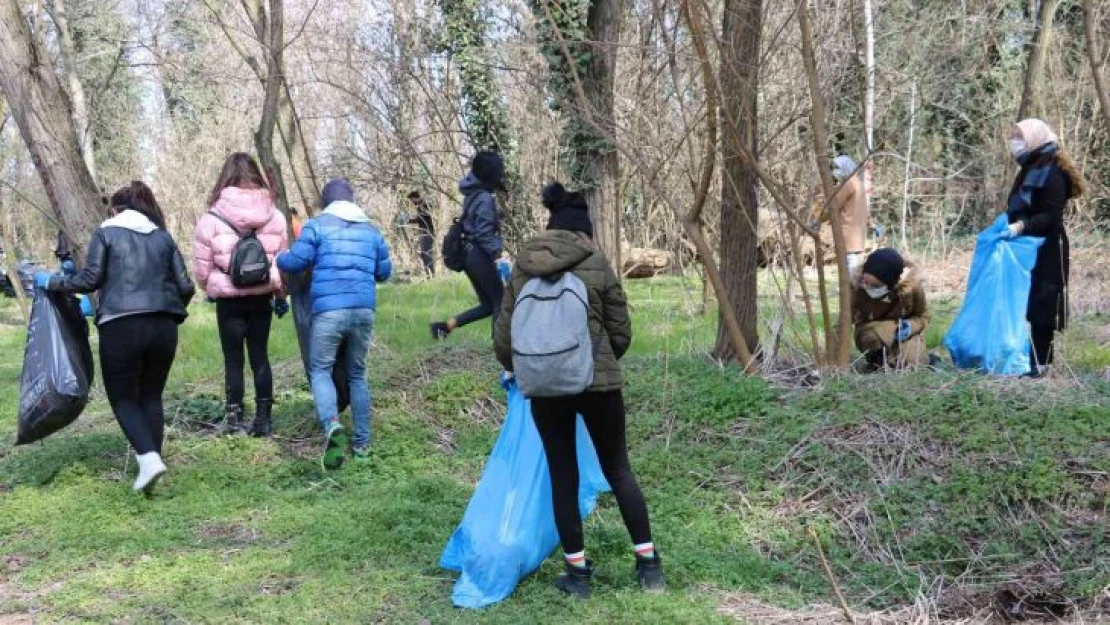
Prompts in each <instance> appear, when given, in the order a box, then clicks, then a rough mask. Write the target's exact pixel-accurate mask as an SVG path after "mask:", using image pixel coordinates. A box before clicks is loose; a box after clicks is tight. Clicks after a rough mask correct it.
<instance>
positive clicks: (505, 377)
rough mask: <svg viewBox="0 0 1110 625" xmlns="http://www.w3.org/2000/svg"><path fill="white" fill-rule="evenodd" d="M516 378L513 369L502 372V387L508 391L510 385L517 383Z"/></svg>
mask: <svg viewBox="0 0 1110 625" xmlns="http://www.w3.org/2000/svg"><path fill="white" fill-rule="evenodd" d="M515 380H516V376H515V375H514V374H513V372H512V371H502V372H501V388H503V389H505V392H508V391H509V387H511V386H512V385H513V384H515Z"/></svg>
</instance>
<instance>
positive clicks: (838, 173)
mask: <svg viewBox="0 0 1110 625" xmlns="http://www.w3.org/2000/svg"><path fill="white" fill-rule="evenodd" d="M857 169H859V167H858V166H857V165H856V162H855V161H853V160H852V158H851V157H850V156H846V155H843V154H841V155H840V156H838V157H836V158H835V159H833V162H832V175H833V178H835V179H836V181H837V182H843V184H842V185H841V186H840V189H839V190H838V191H837V192H836V195H834V196H833V198H832V202H830V203H829V209H830V210H828V211H821V212H820V213H819V214H818V215H815V216H814V217H815V219H814V222H815V223H814V224H813V227H814V228H817V227H820V222H826V223H827V222H828V221H829V220H830V215H831V214H832V211H837V212H839V213H840V227H841V231H842V232H843V233H844V249H845V251H846V252H847V253H848V258H847V261H848V277H849V280H850V281H851V282H852V283H853V284H854V283H855V282H856V280H857V279H858V278H859V275H860V268H861V267H863V261H864V252H865V244H866V242H867V222H868V220H869V218H870V212H869V211H868V210H867V198H866V197H865V196H864V194H863V181H862V180H861V179H860V174H858V173H856V170H857ZM818 219H819V220H820V221H818Z"/></svg>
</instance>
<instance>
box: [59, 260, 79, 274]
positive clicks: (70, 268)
mask: <svg viewBox="0 0 1110 625" xmlns="http://www.w3.org/2000/svg"><path fill="white" fill-rule="evenodd" d="M62 274H63V275H67V276H72V275H76V274H77V265H76V264H75V263H74V262H73V260H72V259H69V258H67V259H65V260H63V261H62Z"/></svg>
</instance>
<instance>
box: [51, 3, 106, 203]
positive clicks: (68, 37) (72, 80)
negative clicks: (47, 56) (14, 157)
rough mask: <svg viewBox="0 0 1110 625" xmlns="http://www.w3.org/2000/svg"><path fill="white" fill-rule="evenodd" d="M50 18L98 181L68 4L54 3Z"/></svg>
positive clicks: (81, 136)
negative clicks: (55, 30)
mask: <svg viewBox="0 0 1110 625" xmlns="http://www.w3.org/2000/svg"><path fill="white" fill-rule="evenodd" d="M49 6H50V18H51V19H52V20H54V25H55V26H57V28H58V50H59V52H60V53H61V55H60V56H61V58H62V67H63V68H64V69H65V72H66V84H67V85H68V87H69V97H70V101H71V102H72V103H73V111H72V112H73V125H74V128H75V130H76V131H77V141H78V142H79V143H80V144H81V156H82V158H84V159H85V167H88V168H89V175H90V176H92V179H93V181H94V182H95V181H96V157H95V155H94V154H93V141H92V133H91V132H89V105H88V101H87V100H86V98H85V87H84V86H83V85H82V84H81V78H80V72H79V71H78V69H77V52H76V48H75V47H74V45H73V34H72V32H71V31H70V30H69V18H68V17H67V14H66V4H65V0H51V1H50V5H49Z"/></svg>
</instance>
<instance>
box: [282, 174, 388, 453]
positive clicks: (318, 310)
mask: <svg viewBox="0 0 1110 625" xmlns="http://www.w3.org/2000/svg"><path fill="white" fill-rule="evenodd" d="M321 195H322V204H323V206H324V212H323V213H322V214H321V215H319V216H317V217H316V218H314V219H311V220H309V221H308V222H307V223H305V224H304V226H303V227H302V229H301V234H300V236H299V237H298V238H297V241H296V242H295V243H294V244H293V246H292V248H290V250H289V251H288V252H286V253H284V254H282V255H280V256H278V259H277V264H278V268H279V269H281V270H282V271H284V272H286V273H290V274H296V273H300V272H302V271H306V270H308V269H312V291H311V293H312V341H311V343H312V347H311V354H310V358H309V360H310V365H309V379H310V381H311V385H312V399H313V401H314V402H315V403H316V413H317V416H318V417H319V418H320V425H321V427H323V429H324V441H325V443H324V454H323V457H322V459H321V464H323V466H324V468H325V469H338V468H339V467H341V466H342V465H343V459H344V457H345V454H346V452H347V444H348V437H347V433H346V432H345V431H344V429H343V426H342V425H340V423H339V410H338V406H337V404H336V391H335V383H334V382H333V381H332V368H333V367H334V366H335V365H336V362H335V360H336V353H337V352H338V350H339V346H340V345H343V344H344V342H346V344H347V351H346V362H344V363H341V364H342V366H344V367H345V368H346V373H347V380H348V382H349V383H350V387H351V414H352V417H353V420H354V429H355V431H354V441H353V455H354V459H355V461H356V462H363V461H366V460H369V458H370V385H369V383H367V381H366V356H367V354H368V353H369V351H370V340H371V338H372V336H373V333H374V313H375V310H376V309H377V283H378V282H385V281H386V280H388V279H389V276H390V274H392V273H393V261H392V260H390V258H389V245H388V244H387V243H386V242H385V238H384V237H382V234H381V232H379V231H378V229H377V228H375V227H374V226H372V225H371V224H370V218H369V217H367V215H366V213H365V212H363V210H362V209H361V208H359V207H358V205H357V204H355V201H354V200H355V194H354V190H353V189H351V185H350V183H348V182H347V181H346V180H344V179H342V178H336V179H334V180H331V181H329V182H328V183H327V184H326V185H324V190H323V192H322V194H321Z"/></svg>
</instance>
